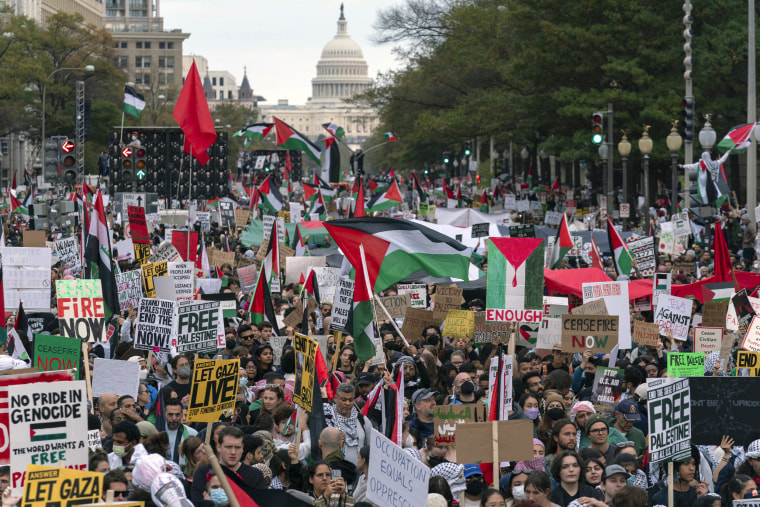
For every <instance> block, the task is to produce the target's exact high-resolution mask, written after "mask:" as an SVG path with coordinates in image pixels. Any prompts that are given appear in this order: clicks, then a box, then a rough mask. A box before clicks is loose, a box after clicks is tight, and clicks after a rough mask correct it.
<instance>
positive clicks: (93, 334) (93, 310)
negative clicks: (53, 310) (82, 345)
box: [55, 280, 106, 342]
mask: <svg viewBox="0 0 760 507" xmlns="http://www.w3.org/2000/svg"><path fill="white" fill-rule="evenodd" d="M55 291H56V294H57V295H58V324H59V326H60V332H61V334H62V335H63V336H69V337H71V338H77V339H79V340H82V341H85V342H99V341H103V338H104V333H103V331H104V330H105V329H104V328H105V323H106V315H105V313H104V307H103V289H102V287H101V285H100V280H58V281H56V284H55Z"/></svg>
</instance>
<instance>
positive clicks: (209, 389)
mask: <svg viewBox="0 0 760 507" xmlns="http://www.w3.org/2000/svg"><path fill="white" fill-rule="evenodd" d="M239 384H240V360H239V359H228V360H222V359H210V360H205V359H196V361H195V368H194V369H193V386H192V388H191V390H190V403H189V405H188V409H187V420H188V421H190V422H209V423H213V422H218V421H219V418H220V417H221V416H225V417H232V416H233V415H234V412H235V397H236V396H237V389H238V385H239Z"/></svg>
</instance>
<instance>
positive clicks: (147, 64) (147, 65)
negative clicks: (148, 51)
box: [143, 56, 150, 69]
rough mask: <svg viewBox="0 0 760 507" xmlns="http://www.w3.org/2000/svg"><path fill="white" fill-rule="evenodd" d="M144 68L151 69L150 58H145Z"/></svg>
mask: <svg viewBox="0 0 760 507" xmlns="http://www.w3.org/2000/svg"><path fill="white" fill-rule="evenodd" d="M143 67H145V68H146V69H147V68H149V67H150V56H143Z"/></svg>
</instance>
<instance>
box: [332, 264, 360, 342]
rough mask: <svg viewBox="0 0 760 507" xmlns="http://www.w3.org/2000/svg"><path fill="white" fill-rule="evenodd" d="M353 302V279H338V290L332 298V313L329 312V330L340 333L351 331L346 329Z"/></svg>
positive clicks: (351, 331)
mask: <svg viewBox="0 0 760 507" xmlns="http://www.w3.org/2000/svg"><path fill="white" fill-rule="evenodd" d="M353 304H354V281H353V280H349V279H347V278H341V279H340V280H339V281H338V290H337V292H336V293H335V298H334V299H333V307H332V313H331V314H330V330H331V331H340V332H341V333H349V334H351V333H353V330H352V329H348V327H347V326H348V317H349V315H351V309H352V308H353Z"/></svg>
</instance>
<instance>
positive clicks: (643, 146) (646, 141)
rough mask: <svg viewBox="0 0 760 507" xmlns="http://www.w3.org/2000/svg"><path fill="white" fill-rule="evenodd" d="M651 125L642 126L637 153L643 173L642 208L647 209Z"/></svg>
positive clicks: (651, 143) (651, 144)
mask: <svg viewBox="0 0 760 507" xmlns="http://www.w3.org/2000/svg"><path fill="white" fill-rule="evenodd" d="M650 128H651V125H644V132H643V133H642V134H641V139H639V151H640V152H641V155H642V156H643V160H642V164H643V166H644V167H643V172H644V208H648V207H649V154H650V153H652V146H653V144H654V143H653V142H652V138H651V137H649V129H650Z"/></svg>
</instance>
